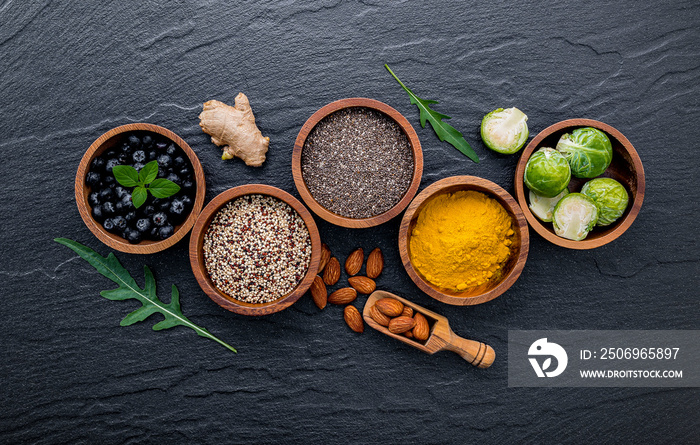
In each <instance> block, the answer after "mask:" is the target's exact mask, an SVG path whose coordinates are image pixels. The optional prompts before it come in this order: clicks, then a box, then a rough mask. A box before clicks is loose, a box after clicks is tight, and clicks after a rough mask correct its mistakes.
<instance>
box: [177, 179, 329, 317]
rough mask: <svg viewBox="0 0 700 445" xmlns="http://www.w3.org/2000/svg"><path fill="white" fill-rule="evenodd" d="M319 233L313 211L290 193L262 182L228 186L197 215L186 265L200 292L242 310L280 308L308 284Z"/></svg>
mask: <svg viewBox="0 0 700 445" xmlns="http://www.w3.org/2000/svg"><path fill="white" fill-rule="evenodd" d="M320 259H321V238H320V235H319V232H318V228H317V227H316V223H315V222H314V219H313V216H312V215H311V213H310V212H309V211H308V210H307V209H306V207H304V205H303V204H302V203H301V202H299V201H298V200H297V199H296V198H294V197H293V196H292V195H290V194H289V193H287V192H285V191H283V190H280V189H278V188H276V187H272V186H269V185H263V184H248V185H242V186H238V187H234V188H232V189H229V190H227V191H225V192H223V193H221V194H220V195H218V196H217V197H216V198H214V199H213V200H212V201H211V202H210V203H209V204H208V205H207V206H206V207H205V208H204V210H202V213H201V214H200V215H199V218H198V219H197V221H196V222H195V224H194V228H193V229H192V236H191V238H190V265H191V266H192V271H193V272H194V275H195V277H196V279H197V281H198V282H199V285H200V287H201V288H202V290H204V292H205V293H206V294H207V295H208V296H209V297H210V298H211V299H212V300H214V302H216V303H217V304H218V305H219V306H221V307H223V308H224V309H227V310H229V311H232V312H236V313H238V314H243V315H266V314H271V313H274V312H279V311H281V310H283V309H285V308H287V307H289V306H291V305H292V304H294V303H295V302H296V301H297V300H298V299H299V297H301V296H302V295H303V294H304V293H306V291H307V290H308V289H309V287H310V286H311V283H312V282H313V279H314V277H315V276H316V273H317V272H318V265H319V262H320Z"/></svg>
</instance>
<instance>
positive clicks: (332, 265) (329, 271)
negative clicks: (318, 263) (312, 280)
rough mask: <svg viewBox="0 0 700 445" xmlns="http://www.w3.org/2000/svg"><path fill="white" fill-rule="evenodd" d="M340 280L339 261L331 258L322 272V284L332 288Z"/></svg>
mask: <svg viewBox="0 0 700 445" xmlns="http://www.w3.org/2000/svg"><path fill="white" fill-rule="evenodd" d="M339 279H340V261H338V258H336V257H331V259H330V260H328V264H326V267H325V270H324V271H323V282H324V283H326V285H327V286H333V285H334V284H335V283H337V282H338V280H339Z"/></svg>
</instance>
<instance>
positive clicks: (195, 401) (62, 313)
mask: <svg viewBox="0 0 700 445" xmlns="http://www.w3.org/2000/svg"><path fill="white" fill-rule="evenodd" d="M88 3H89V2H51V1H41V0H35V1H18V0H14V1H13V0H5V1H3V2H2V4H1V5H0V67H2V74H1V75H0V98H2V99H1V100H0V149H1V153H2V157H3V158H2V162H1V163H0V178H1V181H2V189H1V190H2V192H0V193H2V195H1V197H2V213H1V216H0V217H1V218H2V223H1V227H2V229H1V230H0V244H1V245H2V253H3V254H2V259H0V262H1V263H0V264H1V267H0V274H1V276H0V278H1V279H0V298H2V304H1V306H0V308H1V309H0V326H2V329H1V330H0V332H1V338H0V345H1V346H0V351H2V356H1V357H0V378H1V379H2V380H1V383H2V390H0V403H1V406H0V441H1V442H4V443H28V442H31V443H59V442H64V443H87V442H92V443H94V442H102V443H136V442H164V441H168V442H170V443H216V442H226V443H228V442H236V443H242V442H287V443H341V442H357V443H368V444H369V443H397V442H399V441H403V442H406V443H465V442H472V441H479V442H495V441H498V442H500V443H514V442H523V443H528V442H529V443H546V442H566V443H576V442H579V443H580V442H589V443H590V442H594V441H595V442H598V443H616V442H626V443H671V442H673V443H693V442H694V443H698V442H697V441H698V436H699V434H700V433H698V431H699V428H700V416H698V410H700V392H699V390H698V389H696V388H695V389H692V388H691V389H651V388H648V389H626V388H613V389H581V388H560V389H536V388H530V389H528V388H517V389H516V388H508V386H507V377H506V376H507V362H506V360H505V357H506V353H507V344H506V340H507V333H508V330H509V329H699V328H700V322H699V319H700V317H699V314H700V311H699V310H698V309H699V304H698V291H697V288H698V285H699V284H700V281H699V279H698V275H699V272H700V270H699V268H698V260H699V257H700V255H699V254H698V250H697V246H698V245H697V234H698V230H699V229H700V225H699V224H698V216H700V215H699V212H698V203H697V202H698V201H697V197H696V193H697V180H698V164H699V163H700V151H698V141H699V140H700V125H698V123H699V122H700V119H699V118H700V112H699V111H700V110H699V107H700V106H699V104H700V101H698V95H699V94H700V89H699V87H698V85H699V80H700V79H699V76H700V50H699V49H698V48H699V47H700V5H699V4H698V3H697V2H695V1H675V2H662V1H660V0H653V1H645V2H639V1H632V0H620V1H615V2H605V1H593V2H577V1H562V2H556V3H554V2H551V3H550V2H533V1H528V0H525V1H520V2H510V1H489V2H458V1H452V2H392V4H391V5H390V6H387V3H388V2H379V1H369V0H368V1H363V2H333V1H268V2H254V3H253V2H245V4H239V3H243V2H223V1H214V0H199V1H195V0H191V1H176V2H156V1H152V0H151V1H129V2H126V1H122V2H92V3H94V4H93V5H88ZM97 3H110V4H109V5H100V6H98V5H97ZM469 3H471V4H469ZM384 63H389V64H390V66H391V67H392V68H393V69H394V70H395V72H396V73H397V75H398V76H399V77H401V78H402V80H403V81H404V82H405V83H407V85H408V86H409V87H411V88H412V89H413V90H414V91H415V92H416V93H417V94H418V95H419V96H422V97H424V98H428V99H437V100H440V101H441V103H440V105H439V106H436V107H435V108H436V109H437V110H439V111H440V112H443V113H446V114H449V115H451V116H453V119H452V120H451V124H452V125H454V126H455V127H456V128H458V129H460V130H462V131H463V132H464V134H465V136H466V138H467V139H468V140H469V141H471V142H472V144H473V146H474V147H475V149H476V151H477V152H478V153H479V155H480V156H481V158H482V163H481V164H479V165H476V164H473V163H472V162H470V161H469V160H468V159H467V158H465V157H464V156H462V155H461V154H459V153H458V152H457V151H456V150H455V149H453V148H452V147H451V146H449V145H447V144H444V143H440V142H439V141H438V140H437V138H436V137H435V134H434V133H433V132H432V130H430V129H429V128H427V129H420V128H419V125H418V111H417V109H416V108H415V107H414V106H412V105H410V104H409V100H408V97H407V96H406V94H405V92H404V91H403V90H401V89H400V88H399V85H398V84H397V83H396V82H395V81H394V80H393V79H392V78H391V77H390V76H389V74H388V73H387V72H386V71H385V70H384V68H383V66H382V64H384ZM239 91H243V92H245V93H246V94H247V95H248V97H249V98H250V101H251V103H252V106H253V109H254V111H255V115H256V117H257V121H258V125H259V126H260V128H261V130H262V132H263V134H264V135H267V136H270V138H271V140H272V142H271V144H270V151H269V153H268V160H267V162H266V163H265V165H264V166H263V167H262V168H259V169H254V168H249V167H246V166H245V165H243V164H242V163H241V162H239V161H234V162H222V161H221V160H220V158H219V156H220V150H219V149H218V148H217V147H215V146H213V145H212V144H211V143H210V142H209V141H208V137H207V136H206V135H204V134H203V133H202V132H201V130H200V128H199V126H198V119H197V115H198V114H199V111H200V109H201V104H202V102H204V101H206V100H208V99H214V98H215V99H219V100H222V101H225V102H232V101H233V98H234V97H235V96H236V94H237V93H238V92H239ZM352 96H366V97H371V98H375V99H378V100H381V101H383V102H386V103H388V104H389V105H391V106H393V107H395V108H396V109H398V110H399V111H400V112H402V113H403V114H404V115H405V116H406V117H407V118H408V119H409V121H411V122H412V123H413V124H414V126H415V127H416V129H417V131H418V134H419V136H420V138H421V142H422V144H423V150H424V156H425V170H424V175H423V181H422V184H421V187H422V188H424V187H425V186H427V185H428V184H430V183H432V182H434V181H436V180H438V179H441V178H444V177H447V176H452V175H462V174H470V175H477V176H481V177H484V178H487V179H490V180H492V181H495V182H496V183H498V184H500V185H501V186H503V187H504V188H505V189H506V190H509V191H511V192H512V191H513V174H514V170H515V165H516V163H517V161H518V156H517V155H516V156H510V157H508V156H500V155H497V154H495V153H492V152H490V151H488V150H487V149H486V148H485V147H484V145H483V144H482V143H481V141H480V138H479V133H478V128H479V123H480V120H481V117H482V116H483V115H484V114H485V113H486V112H488V111H491V110H492V109H494V108H496V107H501V106H502V107H507V106H518V107H519V108H521V109H522V110H523V111H525V112H526V113H527V114H528V116H529V125H530V129H531V136H534V135H535V134H537V132H539V131H540V130H542V129H544V128H545V127H547V126H548V125H551V124H553V123H555V122H557V121H559V120H563V119H567V118H575V117H586V118H593V119H598V120H602V121H604V122H606V123H609V124H611V125H613V126H614V127H616V128H618V129H619V130H621V131H622V132H623V133H624V134H625V135H626V136H627V137H628V138H629V140H630V141H631V142H632V143H633V144H634V145H635V147H636V149H637V151H638V152H639V154H640V155H641V158H642V161H643V163H644V167H645V171H646V180H647V195H646V198H645V200H644V205H643V208H642V211H641V213H640V214H639V217H638V219H637V221H636V222H635V223H634V225H633V226H632V227H631V228H630V229H629V230H628V231H627V232H626V233H625V234H624V235H623V236H622V237H621V238H620V239H618V240H616V241H615V242H613V243H611V244H609V245H607V246H604V247H602V248H599V249H596V250H593V251H581V252H579V251H571V250H566V249H562V248H559V247H557V246H554V245H552V244H550V243H548V242H547V241H545V240H543V239H542V238H540V237H539V236H538V235H537V234H536V233H535V232H534V231H531V237H532V238H531V249H530V256H529V258H528V261H527V265H526V267H525V270H524V272H523V274H522V276H521V278H520V279H519V281H518V282H517V283H516V284H515V285H514V286H513V287H512V288H511V289H510V290H509V291H508V292H507V293H506V294H505V295H503V296H501V297H500V298H498V299H496V300H494V301H491V302H489V303H486V304H483V305H480V306H477V307H464V308H463V307H452V306H447V305H445V304H442V303H439V302H436V301H434V300H432V299H431V298H429V297H427V296H426V295H423V294H421V292H420V291H419V290H418V288H417V287H416V286H415V285H413V283H412V282H411V281H410V280H409V278H408V276H407V274H406V273H405V271H404V270H403V268H402V267H401V265H400V262H399V256H398V249H397V234H398V223H399V221H398V219H396V220H394V221H391V222H389V223H387V224H385V225H383V226H381V227H378V228H375V229H367V230H348V229H342V228H338V227H334V226H331V225H329V224H327V223H325V222H323V221H320V220H318V223H319V227H320V230H321V235H322V237H323V239H324V240H325V241H326V242H327V243H328V244H329V245H330V246H331V247H332V249H333V251H334V253H336V254H337V255H338V256H339V257H341V258H345V257H346V255H347V254H348V253H349V252H350V251H351V250H352V249H354V248H355V247H358V246H362V247H364V248H365V249H366V250H367V251H368V250H370V249H372V248H374V247H375V246H380V247H381V248H382V249H383V250H384V252H385V255H386V262H387V268H386V270H385V272H384V274H383V275H382V276H381V278H380V279H379V286H380V287H381V288H383V289H387V290H390V291H393V292H396V293H399V294H401V295H403V296H405V297H408V298H410V299H413V300H414V301H416V302H417V303H419V304H422V305H424V306H426V307H428V308H430V309H432V310H435V311H437V312H439V313H442V314H444V315H446V316H447V317H448V318H449V319H450V321H451V324H452V327H453V328H454V330H455V331H456V332H457V333H459V334H461V335H463V336H466V337H471V338H474V339H479V340H482V341H485V342H487V343H489V344H491V345H493V347H494V349H495V350H496V353H497V359H496V362H495V364H494V365H493V367H491V368H490V369H487V370H477V369H474V368H472V367H471V366H469V365H468V364H467V363H466V362H464V361H463V360H462V359H460V358H459V357H458V356H456V355H453V354H450V353H440V354H437V355H434V356H428V355H424V354H422V353H420V352H419V351H417V350H414V349H412V348H410V347H408V346H406V345H404V344H401V343H398V342H395V341H393V340H392V339H390V338H388V337H385V336H382V335H381V334H379V333H377V332H376V331H373V330H371V329H368V330H367V331H366V332H365V333H364V334H362V335H356V334H354V333H352V332H351V331H350V330H349V329H348V328H347V327H346V326H345V324H344V323H343V320H342V309H341V308H339V307H329V308H327V309H326V310H325V311H323V312H320V311H319V310H318V309H317V308H316V307H315V306H314V305H313V303H312V302H311V300H310V298H309V297H308V296H305V297H304V298H302V299H301V300H300V301H299V302H298V303H297V304H295V305H294V306H292V307H291V308H290V309H288V310H285V311H283V312H281V313H278V314H274V315H271V316H267V317H263V318H248V317H244V316H239V315H236V314H233V313H229V312H227V311H225V310H223V309H221V308H220V307H219V306H217V305H216V304H215V303H213V302H212V301H211V300H210V299H209V298H207V297H206V295H205V294H204V293H203V292H202V291H201V290H200V289H199V287H198V286H197V283H196V281H195V279H194V276H193V275H192V272H191V270H190V267H189V262H188V257H187V240H188V239H189V238H186V239H185V240H184V241H182V242H180V243H179V244H178V245H176V246H175V247H173V248H171V249H169V250H167V251H166V252H161V253H159V254H155V255H150V256H134V255H127V254H119V255H118V256H119V258H120V259H121V260H122V262H123V264H124V265H125V266H126V267H127V268H128V269H129V270H130V271H131V272H132V273H133V274H134V276H136V277H137V279H138V281H139V282H141V280H142V267H143V265H144V263H145V264H148V265H149V266H151V267H152V269H153V270H154V271H155V274H156V278H157V280H158V285H159V290H160V291H161V295H166V298H167V295H168V293H169V292H168V290H169V288H170V286H171V284H177V285H178V286H179V288H180V293H181V298H182V305H183V308H184V311H185V313H186V314H187V315H188V316H189V317H190V318H191V319H192V320H193V321H194V322H196V323H199V324H201V325H202V326H205V327H206V328H208V329H209V330H210V331H211V332H212V333H214V334H215V335H218V336H220V337H221V338H222V339H224V340H225V341H228V342H230V343H231V344H233V345H235V346H236V347H238V348H239V353H238V354H237V355H235V354H232V353H229V352H227V351H226V350H225V349H223V348H222V347H221V346H219V345H217V344H216V343H214V342H211V341H208V340H206V339H203V338H200V337H197V336H196V335H195V334H194V332H192V331H190V330H187V329H185V328H176V329H172V330H169V331H164V332H153V331H152V330H151V326H152V325H153V323H154V321H151V320H148V321H147V322H145V323H140V324H138V325H134V326H131V327H126V328H122V327H119V320H120V319H121V318H122V317H123V316H124V315H126V314H127V313H128V312H129V311H131V310H133V309H134V308H135V307H136V306H135V304H134V302H125V303H117V302H111V301H108V300H105V299H103V298H101V297H100V296H99V292H100V291H101V290H103V289H107V288H110V287H111V286H112V283H111V282H110V281H108V280H107V279H105V278H103V277H102V276H100V275H98V274H97V273H96V272H95V271H94V270H93V269H92V268H91V267H90V266H88V265H87V263H85V262H84V261H82V260H81V259H79V258H78V257H77V256H75V255H74V254H73V253H72V252H71V251H69V250H67V249H66V248H65V247H63V246H60V245H58V244H55V243H54V242H53V241H52V239H53V238H54V237H59V236H64V237H69V238H72V239H75V240H77V241H80V242H82V243H85V244H87V245H89V246H91V247H93V248H95V249H96V250H97V251H98V252H100V253H102V254H106V253H107V252H108V251H109V249H108V248H106V247H105V246H104V245H102V244H101V243H100V242H99V241H98V240H97V239H96V238H95V237H94V236H93V235H92V234H91V233H90V232H89V231H88V229H87V228H86V227H85V225H84V224H83V222H82V220H81V219H80V217H79V214H78V211H77V208H76V206H75V202H74V195H73V179H74V175H75V171H76V169H77V166H78V163H79V161H80V158H81V156H82V154H83V152H84V151H85V150H86V149H87V147H88V146H89V145H90V143H91V142H92V141H93V140H95V139H96V138H97V137H98V136H99V135H100V134H102V133H103V132H104V131H106V130H109V129H110V128H112V127H115V126H117V125H121V124H125V123H129V122H151V123H155V124H159V125H162V126H165V127H167V128H170V129H172V130H173V131H175V132H176V133H178V134H179V135H181V136H182V137H183V138H184V139H185V140H186V141H187V142H188V143H189V144H190V145H191V146H192V148H193V149H194V150H195V151H196V152H197V154H198V156H199V158H200V159H201V161H202V164H203V167H204V170H205V173H206V177H207V200H209V199H211V198H212V197H214V196H215V195H216V194H218V193H220V192H222V191H224V190H226V189H228V188H230V187H233V186H237V185H241V184H246V183H251V182H262V183H266V184H272V185H275V186H277V187H280V188H282V189H284V190H287V191H289V192H292V193H293V194H295V195H297V196H298V194H297V193H296V190H295V188H294V183H293V181H292V175H291V171H290V163H291V153H292V145H293V142H294V139H295V137H296V135H297V132H298V131H299V129H300V127H301V125H302V124H303V122H304V121H305V120H306V119H307V118H308V117H309V116H310V115H311V114H312V113H313V112H314V111H315V110H317V109H318V108H320V107H321V106H323V105H325V104H326V103H328V102H331V101H333V100H336V99H340V98H344V97H352ZM344 278H345V277H344ZM363 303H364V298H361V299H359V301H358V304H363ZM154 318H155V317H154Z"/></svg>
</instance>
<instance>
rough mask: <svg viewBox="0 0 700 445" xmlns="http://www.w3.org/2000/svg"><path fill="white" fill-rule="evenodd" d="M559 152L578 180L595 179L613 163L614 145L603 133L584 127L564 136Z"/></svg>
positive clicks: (561, 139)
mask: <svg viewBox="0 0 700 445" xmlns="http://www.w3.org/2000/svg"><path fill="white" fill-rule="evenodd" d="M557 150H558V151H559V152H560V153H561V154H563V155H564V157H565V158H566V160H567V161H569V165H570V166H571V174H572V175H574V176H576V177H577V178H595V177H596V176H598V175H601V174H603V172H604V171H605V169H606V168H608V166H609V165H610V161H612V144H611V143H610V139H608V136H607V135H606V134H605V133H603V132H602V131H600V130H598V129H596V128H592V127H584V128H577V129H576V130H574V131H572V132H571V134H569V133H567V134H565V135H563V136H562V137H561V138H560V139H559V142H558V143H557Z"/></svg>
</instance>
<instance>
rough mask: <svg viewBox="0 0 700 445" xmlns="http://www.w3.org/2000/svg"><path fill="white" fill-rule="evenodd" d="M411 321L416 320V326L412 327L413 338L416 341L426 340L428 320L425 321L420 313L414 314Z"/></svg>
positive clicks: (428, 329) (428, 334)
mask: <svg viewBox="0 0 700 445" xmlns="http://www.w3.org/2000/svg"><path fill="white" fill-rule="evenodd" d="M413 319H414V320H416V325H415V326H414V327H413V336H414V337H415V339H416V340H421V341H424V340H427V339H428V336H430V326H428V320H426V319H425V317H424V316H423V314H421V313H420V312H416V315H414V316H413Z"/></svg>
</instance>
